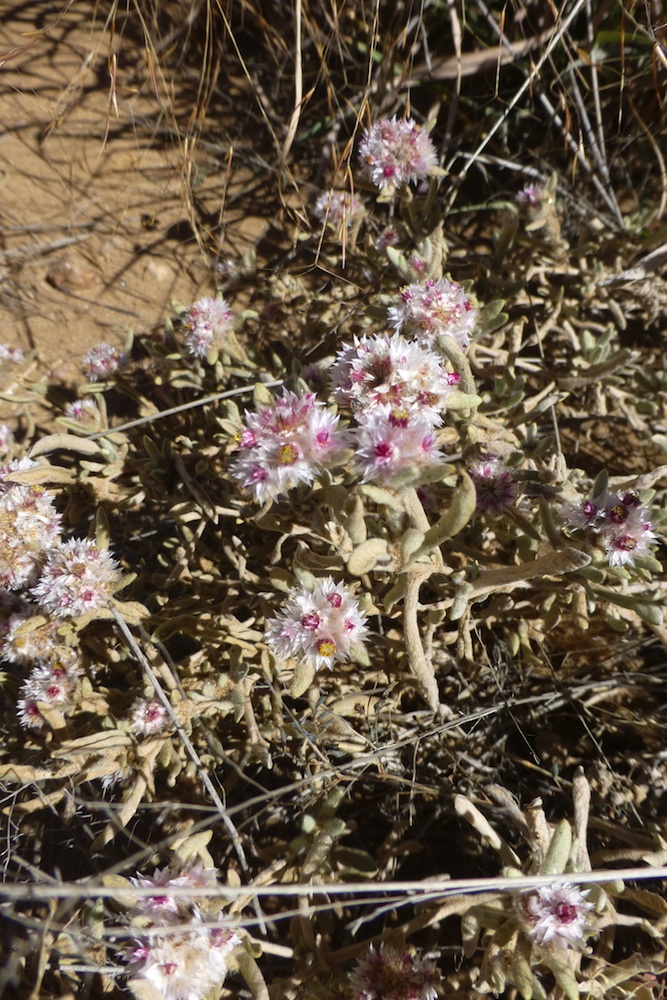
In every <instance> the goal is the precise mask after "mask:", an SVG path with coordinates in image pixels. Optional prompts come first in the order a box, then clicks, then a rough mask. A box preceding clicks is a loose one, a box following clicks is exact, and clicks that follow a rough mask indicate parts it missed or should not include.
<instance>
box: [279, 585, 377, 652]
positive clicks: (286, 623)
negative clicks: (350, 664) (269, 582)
mask: <svg viewBox="0 0 667 1000" xmlns="http://www.w3.org/2000/svg"><path fill="white" fill-rule="evenodd" d="M367 634H368V628H367V626H366V618H365V615H364V614H363V612H362V611H361V610H360V609H359V602H358V601H357V599H356V598H355V597H354V596H353V594H352V593H351V591H350V590H349V589H348V588H347V587H346V586H345V584H343V583H338V584H337V583H334V581H333V579H332V578H331V577H330V576H328V577H326V578H324V579H322V580H317V582H316V583H315V585H314V587H313V589H312V590H306V588H305V587H298V588H295V589H294V590H293V591H292V592H291V593H290V596H289V598H288V599H287V601H286V603H285V606H284V607H283V609H282V611H279V612H278V614H277V615H275V616H274V617H273V618H271V619H270V620H269V621H268V622H267V625H266V633H265V637H266V641H267V644H268V645H269V647H270V648H271V649H272V650H273V652H274V653H275V654H276V656H278V657H280V658H281V659H288V658H289V657H295V658H297V659H300V660H306V661H308V662H311V663H314V665H315V666H316V667H317V668H318V669H319V668H320V667H332V666H333V665H334V663H336V662H341V661H342V662H344V661H345V660H348V659H349V657H350V654H351V652H352V650H353V647H354V646H355V645H357V644H359V643H362V642H363V640H364V639H365V637H366V636H367Z"/></svg>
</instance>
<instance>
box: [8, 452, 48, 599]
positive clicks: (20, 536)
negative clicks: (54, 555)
mask: <svg viewBox="0 0 667 1000" xmlns="http://www.w3.org/2000/svg"><path fill="white" fill-rule="evenodd" d="M35 464H36V463H34V462H31V461H30V459H20V460H19V461H15V462H10V463H9V464H8V465H5V466H2V467H1V468H0V586H2V587H7V588H9V589H10V590H20V589H21V587H25V586H29V585H30V584H31V583H32V582H33V581H34V580H35V578H36V577H37V574H38V572H39V568H40V566H41V564H42V562H43V560H44V558H45V554H46V552H47V551H48V550H49V549H50V548H51V547H52V546H53V545H54V544H55V542H56V540H57V538H58V537H59V534H60V514H59V513H58V512H57V510H56V509H55V507H54V506H53V499H52V497H51V495H50V494H49V493H47V492H46V491H45V489H44V488H43V487H42V486H22V485H21V484H19V483H12V482H11V481H9V480H8V478H7V477H8V476H11V474H12V472H21V471H23V470H25V469H29V468H31V467H33V466H34V465H35Z"/></svg>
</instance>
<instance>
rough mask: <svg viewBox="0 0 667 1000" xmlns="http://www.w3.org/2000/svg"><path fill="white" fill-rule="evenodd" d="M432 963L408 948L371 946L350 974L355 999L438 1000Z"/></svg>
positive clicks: (436, 971) (437, 978)
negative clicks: (412, 953)
mask: <svg viewBox="0 0 667 1000" xmlns="http://www.w3.org/2000/svg"><path fill="white" fill-rule="evenodd" d="M440 981H441V977H440V973H439V971H438V969H437V968H436V966H435V964H434V963H433V962H431V961H429V960H427V959H424V958H421V957H420V956H418V955H411V954H410V952H409V951H407V950H402V949H399V948H395V947H393V946H391V945H382V946H381V947H380V948H375V947H374V946H373V945H371V946H370V947H369V949H368V951H367V952H366V953H365V954H364V955H362V957H361V958H360V959H359V961H358V963H357V966H356V968H355V969H354V970H353V971H352V972H351V973H350V986H351V987H352V996H353V998H354V1000H437V997H438V991H437V989H436V986H438V985H439V983H440Z"/></svg>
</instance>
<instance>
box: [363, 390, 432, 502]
mask: <svg viewBox="0 0 667 1000" xmlns="http://www.w3.org/2000/svg"><path fill="white" fill-rule="evenodd" d="M356 440H357V447H356V453H355V456H354V464H355V466H356V468H357V470H358V471H359V473H360V474H361V477H362V482H368V481H369V480H374V479H379V480H382V481H384V482H387V483H391V481H392V480H393V479H395V477H396V476H397V475H398V474H399V473H402V472H404V471H405V470H407V469H411V468H413V469H414V470H415V473H416V474H417V475H418V473H419V469H420V468H424V467H427V466H432V465H437V464H438V463H440V462H442V460H443V455H442V452H441V451H440V450H439V448H438V444H437V440H436V437H435V434H434V433H433V424H432V422H431V421H430V420H429V419H428V418H427V417H426V416H424V415H423V414H422V413H421V412H420V411H419V409H418V408H416V407H412V408H411V409H409V410H408V409H406V407H401V406H398V407H392V406H388V405H382V406H375V407H373V408H372V409H371V410H369V411H368V412H367V413H364V414H363V417H362V415H361V414H360V415H359V427H358V428H357V429H356Z"/></svg>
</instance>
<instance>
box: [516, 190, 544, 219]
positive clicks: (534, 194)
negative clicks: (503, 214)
mask: <svg viewBox="0 0 667 1000" xmlns="http://www.w3.org/2000/svg"><path fill="white" fill-rule="evenodd" d="M543 193H544V192H543V190H542V187H541V185H540V184H526V185H525V186H524V187H523V188H522V189H521V191H519V193H518V195H517V196H516V203H517V205H518V207H519V209H520V210H521V211H522V212H526V213H527V214H530V215H534V214H535V213H536V212H537V211H538V210H539V209H540V208H541V207H542V196H543Z"/></svg>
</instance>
